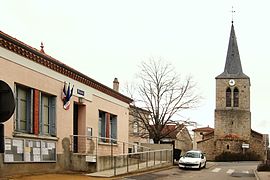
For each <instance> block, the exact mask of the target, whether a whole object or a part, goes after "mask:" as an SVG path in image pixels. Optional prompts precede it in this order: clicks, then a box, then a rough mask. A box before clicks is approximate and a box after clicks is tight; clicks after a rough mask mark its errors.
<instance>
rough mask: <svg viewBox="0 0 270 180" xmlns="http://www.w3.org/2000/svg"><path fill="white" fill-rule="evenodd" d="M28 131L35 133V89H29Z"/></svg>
mask: <svg viewBox="0 0 270 180" xmlns="http://www.w3.org/2000/svg"><path fill="white" fill-rule="evenodd" d="M26 111H27V112H26V113H27V127H26V128H27V132H29V133H33V89H31V90H30V91H27V105H26Z"/></svg>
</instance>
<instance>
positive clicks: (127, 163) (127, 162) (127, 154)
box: [127, 154, 129, 172]
mask: <svg viewBox="0 0 270 180" xmlns="http://www.w3.org/2000/svg"><path fill="white" fill-rule="evenodd" d="M128 156H129V155H128V154H127V172H128Z"/></svg>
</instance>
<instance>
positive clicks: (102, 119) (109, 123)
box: [98, 111, 117, 143]
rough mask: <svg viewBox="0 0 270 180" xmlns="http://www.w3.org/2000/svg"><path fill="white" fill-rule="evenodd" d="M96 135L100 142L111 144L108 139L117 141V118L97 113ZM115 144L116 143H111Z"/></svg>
mask: <svg viewBox="0 0 270 180" xmlns="http://www.w3.org/2000/svg"><path fill="white" fill-rule="evenodd" d="M98 135H99V137H101V138H100V141H102V142H111V141H110V138H112V139H117V116H116V115H113V114H110V113H107V112H104V111H99V120H98ZM112 142H113V143H116V141H112Z"/></svg>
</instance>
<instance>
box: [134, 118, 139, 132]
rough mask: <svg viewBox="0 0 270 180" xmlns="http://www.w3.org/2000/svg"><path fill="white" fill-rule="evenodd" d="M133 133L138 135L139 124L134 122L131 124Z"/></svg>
mask: <svg viewBox="0 0 270 180" xmlns="http://www.w3.org/2000/svg"><path fill="white" fill-rule="evenodd" d="M133 133H134V134H138V133H139V122H138V121H136V120H135V121H134V122H133Z"/></svg>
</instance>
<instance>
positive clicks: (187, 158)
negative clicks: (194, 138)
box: [178, 150, 206, 169]
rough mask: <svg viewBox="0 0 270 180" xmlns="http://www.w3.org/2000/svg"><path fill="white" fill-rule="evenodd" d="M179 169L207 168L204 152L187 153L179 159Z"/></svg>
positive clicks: (193, 151) (192, 151)
mask: <svg viewBox="0 0 270 180" xmlns="http://www.w3.org/2000/svg"><path fill="white" fill-rule="evenodd" d="M178 164H179V168H196V169H201V168H205V167H206V157H205V155H204V153H203V152H202V151H197V150H191V151H187V152H186V153H185V154H184V156H181V157H180V159H179V163H178Z"/></svg>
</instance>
